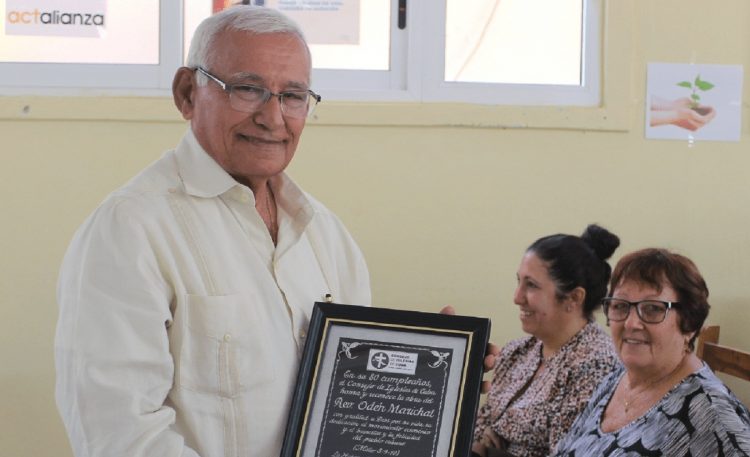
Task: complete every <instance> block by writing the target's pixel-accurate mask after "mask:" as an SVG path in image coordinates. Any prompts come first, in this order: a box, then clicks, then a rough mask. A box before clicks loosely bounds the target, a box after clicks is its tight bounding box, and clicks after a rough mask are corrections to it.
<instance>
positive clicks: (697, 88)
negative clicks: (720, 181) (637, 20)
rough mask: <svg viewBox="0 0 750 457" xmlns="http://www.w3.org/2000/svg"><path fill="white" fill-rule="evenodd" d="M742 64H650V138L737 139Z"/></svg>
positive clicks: (648, 133) (647, 119)
mask: <svg viewBox="0 0 750 457" xmlns="http://www.w3.org/2000/svg"><path fill="white" fill-rule="evenodd" d="M742 75H743V68H742V65H706V64H673V63H650V64H648V84H647V90H646V92H647V93H646V138H651V139H679V140H684V139H687V140H688V141H689V142H692V141H694V140H711V141H739V140H740V135H741V131H742V120H741V115H742V79H743V76H742Z"/></svg>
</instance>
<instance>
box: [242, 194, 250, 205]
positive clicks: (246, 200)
mask: <svg viewBox="0 0 750 457" xmlns="http://www.w3.org/2000/svg"><path fill="white" fill-rule="evenodd" d="M240 201H241V202H242V203H247V202H249V201H250V197H249V196H248V195H247V194H242V195H240Z"/></svg>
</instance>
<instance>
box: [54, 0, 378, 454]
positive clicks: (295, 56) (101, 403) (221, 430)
mask: <svg viewBox="0 0 750 457" xmlns="http://www.w3.org/2000/svg"><path fill="white" fill-rule="evenodd" d="M310 71H311V61H310V52H309V49H308V47H307V44H306V43H305V41H304V39H303V36H302V33H301V32H300V30H299V29H298V27H297V26H296V25H295V24H294V23H292V22H291V21H290V20H289V19H288V18H286V17H285V16H283V15H282V14H280V13H278V12H276V11H275V10H272V9H266V8H257V7H251V6H237V7H233V8H230V9H228V10H225V11H223V12H221V13H219V14H216V15H214V16H212V17H209V18H208V19H206V20H205V21H204V22H203V23H202V24H201V25H200V26H199V27H198V29H197V31H196V33H195V37H194V39H193V42H192V45H191V49H190V53H189V57H188V66H187V67H183V68H180V69H179V70H178V71H177V73H176V75H175V78H174V84H173V94H174V102H175V105H176V106H177V108H178V109H179V111H180V112H181V113H182V116H183V117H184V118H185V119H186V120H188V121H190V128H189V129H188V131H187V133H186V134H185V136H184V138H183V139H182V141H181V142H180V144H179V145H178V146H177V148H176V149H174V150H171V151H168V152H167V153H166V154H165V155H164V156H163V157H162V158H161V159H160V160H158V161H157V162H155V163H154V164H153V165H151V166H150V167H148V168H147V169H146V170H144V171H143V172H142V173H141V174H139V175H138V176H137V177H135V178H134V179H133V180H132V181H130V182H129V183H128V184H126V185H125V186H124V187H122V188H121V189H119V190H118V191H116V192H114V193H113V194H112V195H110V196H109V197H108V198H107V199H106V200H105V201H104V202H103V203H102V205H101V206H100V207H99V208H98V209H97V210H96V211H95V212H94V213H93V214H92V215H91V216H90V217H89V218H88V220H87V221H86V222H85V223H84V225H83V226H82V227H81V228H80V229H79V230H78V232H77V233H76V235H75V237H74V239H73V241H72V243H71V246H70V248H69V250H68V253H67V254H66V257H65V260H64V263H63V266H62V270H61V273H60V282H59V287H58V300H59V304H60V319H59V323H58V327H57V335H56V341H55V357H56V366H57V373H58V379H57V389H56V396H57V402H58V406H59V409H60V412H61V415H62V418H63V421H64V422H65V426H66V428H67V431H68V434H69V436H70V440H71V444H72V447H73V450H74V452H75V454H76V456H108V457H109V456H127V457H135V456H160V457H167V456H174V457H177V456H182V457H187V456H251V455H252V456H263V457H266V456H272V455H278V454H279V450H280V448H281V441H282V438H283V434H284V427H285V423H286V418H287V412H288V407H289V404H290V398H291V394H292V387H293V383H294V381H295V376H296V371H297V365H298V362H299V357H300V355H301V351H302V348H303V345H304V340H305V330H306V328H307V325H308V320H309V317H310V314H311V310H312V305H313V303H314V302H315V301H322V300H324V297H325V296H326V295H327V294H331V295H332V296H333V297H334V299H335V300H336V301H338V302H342V303H352V304H360V305H369V304H370V286H369V278H368V272H367V267H366V265H365V262H364V259H363V257H362V254H361V252H360V250H359V248H358V247H357V245H356V244H355V243H354V241H353V240H352V238H351V236H350V235H349V233H348V232H347V231H346V229H345V228H344V227H343V225H342V224H341V222H340V221H339V220H338V219H337V218H336V216H334V215H333V214H332V213H331V212H330V211H328V210H327V209H326V208H325V207H324V206H323V205H321V204H320V203H319V202H318V201H316V200H314V199H313V198H312V197H310V196H309V195H307V194H306V193H304V192H303V191H302V190H301V189H300V188H299V187H297V186H296V185H295V184H294V183H293V182H292V181H291V180H290V179H289V177H287V176H286V175H285V174H284V170H285V169H286V167H287V165H289V162H290V161H291V160H292V157H293V156H294V153H295V150H296V148H297V144H298V142H299V138H300V135H301V134H302V130H303V128H304V126H305V119H306V117H307V115H308V113H309V110H310V108H311V107H312V106H314V105H315V103H317V101H318V100H319V97H318V96H317V95H316V94H315V93H314V92H313V91H312V90H310V88H309V84H310Z"/></svg>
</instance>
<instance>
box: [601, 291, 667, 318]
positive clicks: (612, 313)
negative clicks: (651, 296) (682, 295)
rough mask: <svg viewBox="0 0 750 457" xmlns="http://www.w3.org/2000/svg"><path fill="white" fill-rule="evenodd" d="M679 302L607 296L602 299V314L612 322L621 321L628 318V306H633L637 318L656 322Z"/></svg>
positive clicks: (665, 316)
mask: <svg viewBox="0 0 750 457" xmlns="http://www.w3.org/2000/svg"><path fill="white" fill-rule="evenodd" d="M679 305H680V304H679V303H678V302H673V301H662V300H641V301H636V302H632V301H627V300H623V299H621V298H612V297H607V298H605V299H603V300H602V307H603V308H604V315H605V316H607V319H609V320H611V321H614V322H621V321H624V320H625V319H627V318H628V315H629V314H630V308H632V307H635V312H636V314H638V318H639V319H640V320H642V321H643V322H645V323H647V324H658V323H660V322H663V321H664V319H666V318H667V314H668V313H669V310H670V309H672V308H676V307H678V306H679Z"/></svg>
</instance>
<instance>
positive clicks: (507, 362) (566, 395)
mask: <svg viewBox="0 0 750 457" xmlns="http://www.w3.org/2000/svg"><path fill="white" fill-rule="evenodd" d="M541 361H542V342H541V341H540V340H538V339H536V338H535V337H533V336H530V337H525V338H521V339H518V340H514V341H511V342H510V343H508V344H507V345H506V346H505V347H503V349H502V350H501V351H500V356H499V357H498V358H497V362H496V365H495V369H494V376H493V379H492V387H491V388H490V392H489V395H488V396H487V402H486V403H485V404H484V405H483V406H482V407H481V408H480V409H479V413H478V417H477V425H476V428H475V430H474V440H475V441H478V440H479V439H480V438H481V437H482V435H483V434H484V431H485V429H487V427H490V428H491V429H492V430H494V432H495V433H497V434H498V435H499V436H500V437H501V438H502V439H503V440H504V441H505V442H506V451H507V452H509V453H510V454H512V455H514V456H518V457H526V456H547V455H549V454H550V453H551V452H552V451H553V449H554V448H555V445H556V444H557V442H558V441H559V440H560V439H561V438H562V437H563V436H565V434H566V433H567V432H568V429H569V428H570V426H571V425H572V424H573V421H574V420H575V418H576V416H578V414H579V413H580V412H581V411H583V409H584V408H585V407H586V404H587V403H588V400H589V397H590V396H591V394H592V392H593V391H594V389H595V388H596V386H597V385H598V384H599V382H600V381H601V380H602V379H603V378H604V377H606V376H607V375H608V374H610V373H611V372H612V370H613V369H614V368H615V367H616V366H618V365H619V361H618V359H617V355H616V354H615V351H614V347H613V346H612V340H611V338H610V337H609V335H608V334H607V333H606V332H605V331H604V330H603V329H602V328H601V327H599V326H598V325H597V324H596V323H594V322H590V323H588V324H587V325H586V326H585V327H583V328H582V329H581V330H580V331H579V332H578V333H577V334H576V335H575V336H573V338H571V339H570V341H568V342H567V343H565V345H564V346H563V347H562V348H560V350H559V351H558V352H557V353H556V354H555V355H554V356H552V357H551V358H550V359H549V360H548V361H546V364H545V369H544V371H543V372H541V373H540V374H539V376H537V377H536V378H534V373H535V372H536V371H537V368H539V365H540V363H541ZM529 383H530V384H529ZM527 384H529V386H528V388H526V389H525V390H524V387H526V385H527ZM521 391H523V392H521ZM519 392H521V394H520V395H519Z"/></svg>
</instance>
